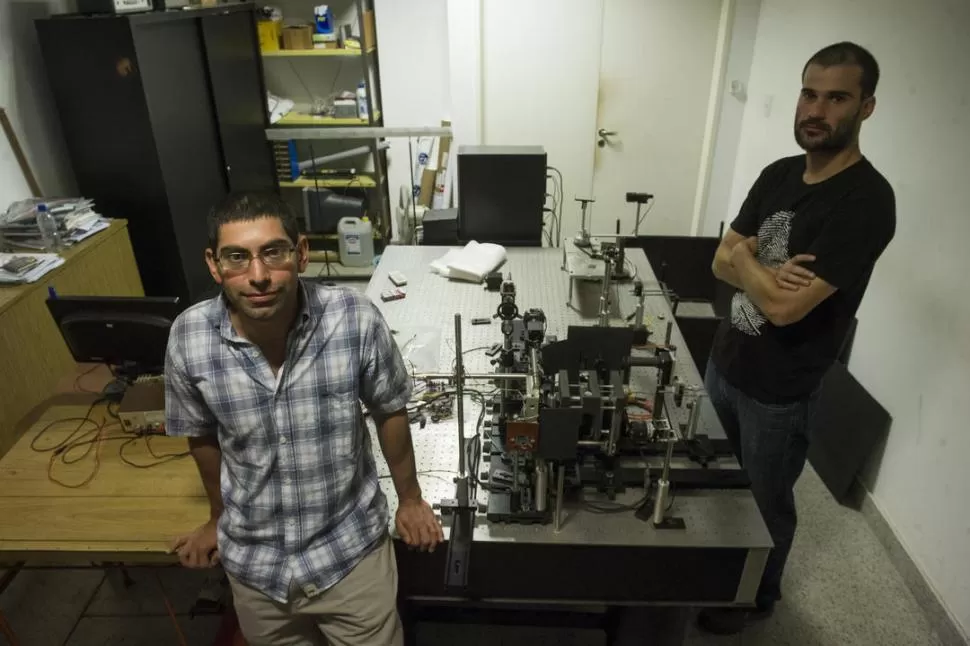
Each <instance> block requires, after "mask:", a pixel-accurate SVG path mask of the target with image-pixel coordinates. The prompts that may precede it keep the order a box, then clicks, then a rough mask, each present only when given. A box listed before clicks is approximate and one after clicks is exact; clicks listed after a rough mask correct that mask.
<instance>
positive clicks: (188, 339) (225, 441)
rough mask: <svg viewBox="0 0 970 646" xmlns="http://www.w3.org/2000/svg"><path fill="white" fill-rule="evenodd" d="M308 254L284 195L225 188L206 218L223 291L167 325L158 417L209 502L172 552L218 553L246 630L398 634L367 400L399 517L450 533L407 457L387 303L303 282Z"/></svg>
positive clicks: (403, 522) (193, 560) (341, 637)
mask: <svg viewBox="0 0 970 646" xmlns="http://www.w3.org/2000/svg"><path fill="white" fill-rule="evenodd" d="M307 259H308V245H307V240H306V238H305V237H304V236H302V235H300V234H299V232H298V228H297V224H296V219H295V217H294V215H293V213H292V212H291V211H290V209H289V207H288V206H287V205H286V203H285V202H283V201H282V200H281V199H279V198H278V197H276V196H275V195H264V194H244V195H233V196H230V197H229V198H227V199H226V201H225V202H224V203H223V204H221V205H219V206H218V207H216V208H215V209H214V210H213V211H212V213H211V215H210V217H209V248H208V249H206V252H205V260H206V263H207V265H208V267H209V271H210V273H211V274H212V278H213V279H214V280H215V282H216V283H217V284H218V285H219V286H221V288H222V294H221V295H220V296H218V297H216V298H213V299H211V300H207V301H204V302H201V303H198V304H196V305H194V306H192V307H190V308H189V309H187V310H186V311H185V312H183V313H182V315H181V316H179V317H178V319H177V320H176V321H175V324H174V325H173V327H172V330H171V333H170V336H169V344H168V353H167V356H166V363H165V417H166V431H167V433H168V434H169V435H174V436H185V437H188V438H189V448H190V450H191V453H192V456H193V458H194V459H195V461H196V463H197V465H198V468H199V472H200V474H201V476H202V483H203V486H204V488H205V491H206V494H207V497H208V499H209V505H210V519H209V521H208V522H207V523H205V524H204V525H202V526H201V527H199V528H198V529H196V530H195V531H194V532H192V533H191V534H188V535H185V536H181V537H179V538H177V539H176V540H175V542H174V543H173V551H175V552H176V553H177V554H178V556H179V559H180V561H181V563H182V564H183V565H185V566H187V567H209V566H212V565H215V564H216V563H217V562H220V561H221V562H222V564H223V566H224V568H225V571H226V573H227V574H228V576H229V580H230V583H231V585H232V591H233V597H234V599H235V606H236V611H237V614H238V616H239V623H240V627H241V628H242V632H243V634H244V636H245V637H246V640H247V642H248V643H249V644H250V646H261V645H267V646H268V645H273V646H277V645H286V644H301V645H302V644H324V643H330V644H332V645H334V646H364V645H366V646H372V645H391V644H393V645H398V644H403V633H402V628H401V622H400V618H399V617H398V613H397V606H396V598H397V567H396V563H395V558H394V550H393V547H392V544H391V540H390V537H389V535H388V521H389V513H388V505H387V501H386V499H385V496H384V494H383V493H382V491H381V488H380V486H379V484H378V477H377V470H376V465H375V460H374V456H373V452H372V448H371V442H370V434H369V433H368V430H367V426H366V425H365V423H364V416H363V414H362V410H361V407H360V402H361V401H362V402H363V403H364V404H365V405H366V406H367V409H368V411H369V414H370V415H371V416H372V417H373V418H374V421H375V422H376V425H377V436H378V439H379V442H380V445H381V450H382V452H383V454H384V458H385V459H386V460H387V463H388V467H389V469H390V474H391V478H392V480H393V482H394V487H395V489H396V491H397V495H398V498H399V501H400V503H399V507H398V511H397V516H396V519H395V521H396V522H395V524H396V528H397V530H398V533H399V534H400V536H401V538H402V539H403V540H404V541H405V542H406V543H407V544H409V545H411V546H413V547H416V548H420V549H422V550H432V549H434V547H435V546H436V545H437V544H438V543H439V542H441V541H442V540H443V535H442V531H441V526H440V524H439V523H438V520H437V519H436V517H435V515H434V512H433V511H432V510H431V507H430V506H429V505H428V504H427V503H426V502H425V501H424V500H423V498H422V495H421V488H420V486H419V485H418V480H417V474H416V471H415V462H414V452H413V449H412V444H411V435H410V429H409V426H408V418H407V413H406V405H407V403H408V401H410V399H411V384H410V378H409V375H408V372H407V370H406V368H405V366H404V362H403V359H402V357H401V354H400V352H399V350H398V349H397V346H396V345H395V343H394V340H393V339H392V337H391V331H390V329H389V328H388V326H387V324H386V322H385V321H384V319H383V317H382V316H381V314H380V312H379V310H378V309H377V307H376V306H375V305H374V304H373V303H372V302H371V301H370V300H368V299H367V298H366V297H364V296H363V295H361V294H358V293H357V292H355V291H353V290H349V289H341V288H328V287H324V286H321V285H318V284H315V283H310V282H305V281H302V280H301V279H300V273H301V272H302V271H303V270H304V269H305V268H306V265H307ZM324 638H325V639H326V641H324Z"/></svg>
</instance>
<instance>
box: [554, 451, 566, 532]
mask: <svg viewBox="0 0 970 646" xmlns="http://www.w3.org/2000/svg"><path fill="white" fill-rule="evenodd" d="M565 487H566V465H565V464H560V465H559V473H558V474H557V475H556V518H555V525H554V527H553V529H554V531H556V532H558V531H559V528H560V527H561V526H562V496H563V493H562V492H563V489H564V488H565Z"/></svg>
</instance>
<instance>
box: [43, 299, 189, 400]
mask: <svg viewBox="0 0 970 646" xmlns="http://www.w3.org/2000/svg"><path fill="white" fill-rule="evenodd" d="M47 308H48V309H49V310H50V313H51V316H53V317H54V322H55V323H56V324H57V327H58V328H59V329H60V331H61V335H62V336H63V337H64V341H65V343H67V347H68V349H69V350H70V352H71V355H72V356H73V357H74V360H75V361H77V362H79V363H105V364H108V365H109V366H112V368H113V370H114V373H115V375H116V377H118V378H119V379H120V380H123V381H131V380H133V379H135V378H136V377H138V376H139V375H143V374H157V373H161V372H162V371H163V370H164V366H165V349H166V347H167V345H168V331H169V329H171V327H172V323H173V322H174V321H175V318H176V317H177V316H178V315H179V313H180V312H181V311H182V310H183V309H184V308H183V306H182V305H181V304H180V303H179V299H178V298H174V297H172V298H168V297H164V298H161V297H129V296H55V297H51V298H48V299H47Z"/></svg>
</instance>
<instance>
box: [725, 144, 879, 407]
mask: <svg viewBox="0 0 970 646" xmlns="http://www.w3.org/2000/svg"><path fill="white" fill-rule="evenodd" d="M804 172H805V156H804V155H799V156H797V157H787V158H784V159H780V160H778V161H776V162H775V163H773V164H771V165H770V166H768V167H767V168H765V169H764V171H762V173H761V176H760V177H759V178H758V180H757V181H756V182H755V184H754V186H753V187H752V188H751V191H750V192H749V193H748V197H747V199H745V201H744V204H743V205H742V206H741V211H740V213H739V214H738V217H737V218H736V219H735V220H734V222H733V223H732V224H731V228H732V229H734V230H735V231H737V232H738V233H740V234H741V235H743V236H745V237H750V236H754V235H757V236H758V251H757V253H756V254H755V255H756V257H757V259H758V261H759V262H760V263H761V264H762V265H765V266H769V267H772V266H774V267H779V266H781V265H782V264H784V263H785V261H787V260H788V259H789V258H791V257H793V256H795V255H798V254H812V255H814V256H815V257H816V260H815V262H813V263H810V264H805V265H804V266H805V267H808V268H809V269H811V270H812V271H813V272H815V274H816V275H817V276H819V277H820V278H822V279H824V280H825V281H826V282H828V283H829V284H831V285H832V286H833V287H835V288H836V291H835V293H834V294H832V295H831V296H829V297H828V298H827V299H825V300H824V301H822V302H821V303H819V305H817V306H816V307H815V309H813V310H812V311H811V312H809V313H808V315H806V316H805V318H803V319H802V320H801V321H798V322H796V323H793V324H791V325H787V326H783V327H776V326H775V325H773V324H772V323H771V322H770V321H768V320H767V318H766V317H765V316H764V315H763V314H762V313H761V311H760V310H759V309H758V308H757V307H756V306H755V305H754V303H752V302H751V299H749V298H748V296H747V295H746V294H744V292H738V293H737V294H735V295H734V299H733V300H732V301H731V316H730V318H726V319H725V320H724V321H723V322H722V323H721V326H720V328H719V329H718V331H717V335H716V337H715V339H714V347H713V350H712V352H711V358H712V360H713V361H714V365H715V366H717V368H718V370H719V371H720V372H721V374H722V375H724V378H725V379H726V380H727V381H728V382H729V383H730V384H732V385H733V386H734V387H735V388H737V389H739V390H740V391H741V392H743V393H745V394H746V395H748V396H749V397H752V398H754V399H756V400H758V401H761V402H764V403H769V404H781V403H787V402H791V401H795V400H798V399H801V398H803V397H805V396H807V395H809V394H811V393H812V392H813V391H814V390H815V389H816V388H817V387H818V384H819V382H820V381H821V379H822V377H823V376H824V374H825V372H826V371H827V370H828V368H829V366H830V365H831V363H832V361H833V360H834V359H835V357H836V356H838V353H839V349H840V347H841V345H842V342H843V340H844V339H845V336H846V332H847V331H848V328H849V325H850V323H851V322H852V318H853V317H854V316H855V313H856V310H857V309H858V308H859V303H860V302H861V301H862V296H863V294H865V291H866V286H867V285H868V284H869V277H870V276H871V275H872V269H873V267H874V265H875V263H876V260H877V259H878V258H879V255H880V254H881V253H882V252H883V250H884V249H885V248H886V245H888V244H889V241H890V240H892V238H893V235H894V234H895V231H896V200H895V196H894V194H893V189H892V187H891V186H890V185H889V182H887V181H886V179H885V178H884V177H883V176H882V175H881V174H880V173H879V171H877V170H876V169H875V168H873V166H872V164H870V163H869V162H868V160H866V159H864V158H863V159H862V160H860V161H859V162H857V163H855V164H853V165H852V166H850V167H848V168H846V169H845V170H843V171H842V172H840V173H838V174H837V175H835V176H833V177H830V178H829V179H827V180H825V181H824V182H820V183H818V184H806V183H805V182H804V180H803V179H802V175H803V173H804Z"/></svg>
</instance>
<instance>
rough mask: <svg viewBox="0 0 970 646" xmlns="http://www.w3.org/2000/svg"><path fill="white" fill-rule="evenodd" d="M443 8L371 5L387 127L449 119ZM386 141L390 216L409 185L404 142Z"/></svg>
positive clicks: (395, 1) (434, 1)
mask: <svg viewBox="0 0 970 646" xmlns="http://www.w3.org/2000/svg"><path fill="white" fill-rule="evenodd" d="M447 5H448V1H447V0H408V1H407V2H401V1H400V0H374V12H375V14H376V15H377V42H378V52H379V54H378V55H379V56H380V66H381V69H380V72H381V98H382V99H383V102H384V105H383V111H384V112H383V114H384V124H385V125H386V126H388V127H407V126H440V125H441V120H442V119H447V118H448V117H449V113H450V73H449V67H448V66H449V63H448V61H449V54H448V12H447ZM389 141H390V142H391V147H390V150H388V160H389V168H388V179H389V182H390V183H389V185H388V188H389V193H390V197H391V205H392V214H393V212H394V211H395V210H396V208H397V204H398V195H399V190H400V187H401V186H403V185H408V184H410V181H409V179H408V178H409V175H410V165H409V163H408V154H409V153H408V140H407V138H404V137H393V138H390V139H389ZM412 143H413V144H416V141H415V142H412ZM414 147H416V146H414ZM415 154H416V151H415ZM395 225H396V222H395Z"/></svg>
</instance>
